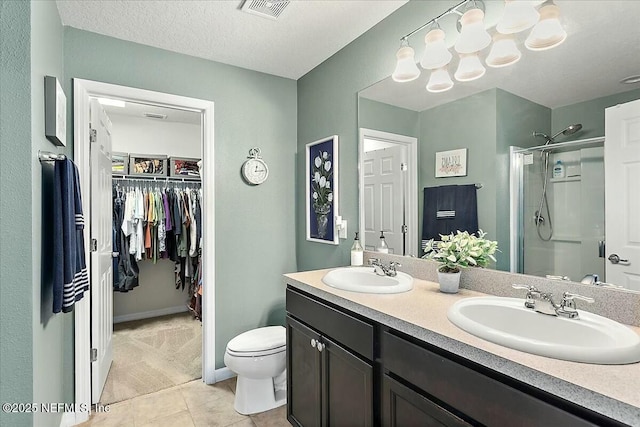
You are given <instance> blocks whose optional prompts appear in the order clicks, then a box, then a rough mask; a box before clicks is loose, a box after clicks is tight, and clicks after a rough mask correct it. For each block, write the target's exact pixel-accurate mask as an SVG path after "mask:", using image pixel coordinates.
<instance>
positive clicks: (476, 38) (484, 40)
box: [456, 9, 491, 53]
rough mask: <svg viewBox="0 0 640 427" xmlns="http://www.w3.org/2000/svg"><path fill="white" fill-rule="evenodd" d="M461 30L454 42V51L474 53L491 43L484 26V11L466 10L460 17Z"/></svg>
mask: <svg viewBox="0 0 640 427" xmlns="http://www.w3.org/2000/svg"><path fill="white" fill-rule="evenodd" d="M460 23H461V24H462V30H461V32H460V38H458V41H457V42H456V52H458V53H474V52H478V51H480V50H482V49H484V48H485V47H487V46H489V44H491V36H490V35H489V33H488V32H487V30H486V29H485V28H484V12H483V11H482V10H480V9H470V10H467V11H466V12H465V13H464V15H462V18H460Z"/></svg>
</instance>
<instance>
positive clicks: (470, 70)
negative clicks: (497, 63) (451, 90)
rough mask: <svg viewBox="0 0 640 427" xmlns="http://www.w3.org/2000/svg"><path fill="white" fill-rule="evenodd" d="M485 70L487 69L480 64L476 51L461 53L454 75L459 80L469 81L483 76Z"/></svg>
mask: <svg viewBox="0 0 640 427" xmlns="http://www.w3.org/2000/svg"><path fill="white" fill-rule="evenodd" d="M486 72H487V69H486V68H484V67H483V66H482V63H481V62H480V58H479V57H478V54H477V53H463V54H461V55H460V62H459V63H458V69H457V70H456V73H455V74H454V76H455V78H456V80H457V81H459V82H470V81H473V80H477V79H479V78H480V77H482V76H484V74H485V73H486Z"/></svg>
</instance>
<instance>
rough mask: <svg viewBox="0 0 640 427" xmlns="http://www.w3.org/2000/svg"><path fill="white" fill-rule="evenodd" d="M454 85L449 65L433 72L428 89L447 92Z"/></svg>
mask: <svg viewBox="0 0 640 427" xmlns="http://www.w3.org/2000/svg"><path fill="white" fill-rule="evenodd" d="M452 87H453V80H451V77H450V76H449V71H447V67H446V66H445V67H442V68H438V69H437V70H433V71H432V72H431V76H430V77H429V82H428V83H427V90H428V91H429V92H432V93H439V92H446V91H448V90H449V89H451V88H452Z"/></svg>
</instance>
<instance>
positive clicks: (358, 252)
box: [351, 231, 364, 267]
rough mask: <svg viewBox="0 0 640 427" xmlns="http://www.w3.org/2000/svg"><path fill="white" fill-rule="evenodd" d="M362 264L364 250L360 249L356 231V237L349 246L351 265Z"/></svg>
mask: <svg viewBox="0 0 640 427" xmlns="http://www.w3.org/2000/svg"><path fill="white" fill-rule="evenodd" d="M363 264H364V250H363V249H362V245H361V244H360V239H359V238H358V232H357V231H356V238H355V239H354V240H353V245H352V246H351V265H352V266H354V267H358V266H361V265H363Z"/></svg>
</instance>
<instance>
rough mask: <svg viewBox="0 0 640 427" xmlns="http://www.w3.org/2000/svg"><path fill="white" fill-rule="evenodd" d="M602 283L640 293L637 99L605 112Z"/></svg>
mask: <svg viewBox="0 0 640 427" xmlns="http://www.w3.org/2000/svg"><path fill="white" fill-rule="evenodd" d="M604 150H605V153H604V159H605V206H606V215H605V217H606V218H605V233H606V236H607V243H606V249H607V252H606V256H607V258H608V260H607V261H606V266H607V267H606V281H607V282H609V283H615V284H618V285H622V286H624V287H625V288H629V289H635V290H638V291H640V187H639V185H640V100H637V101H632V102H628V103H626V104H622V105H616V106H614V107H610V108H607V109H606V113H605V143H604Z"/></svg>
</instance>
